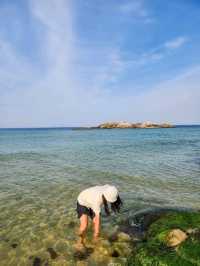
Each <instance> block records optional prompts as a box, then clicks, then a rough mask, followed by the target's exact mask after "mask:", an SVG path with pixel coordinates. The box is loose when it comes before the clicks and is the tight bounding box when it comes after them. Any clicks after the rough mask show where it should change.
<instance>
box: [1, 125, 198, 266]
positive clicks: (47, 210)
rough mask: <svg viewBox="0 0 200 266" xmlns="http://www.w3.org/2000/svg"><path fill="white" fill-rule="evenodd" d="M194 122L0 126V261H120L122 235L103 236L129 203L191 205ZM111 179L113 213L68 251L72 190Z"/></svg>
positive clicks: (72, 238) (194, 199)
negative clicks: (136, 126) (116, 194)
mask: <svg viewBox="0 0 200 266" xmlns="http://www.w3.org/2000/svg"><path fill="white" fill-rule="evenodd" d="M199 136H200V127H194V128H192V127H190V128H187V127H186V128H175V129H156V130H148V129H147V130H100V131H98V130H92V131H85V130H84V131H72V130H66V129H63V130H61V129H60V130H55V129H54V130H53V129H51V130H0V261H1V264H0V265H6V266H7V265H13V266H14V265H35V266H36V265H76V264H77V265H101V263H102V265H107V264H108V263H109V262H120V265H124V264H125V257H126V256H127V254H128V253H129V252H130V251H131V247H130V244H129V243H128V242H123V241H122V242H118V241H116V242H112V243H111V242H109V241H108V235H109V234H110V233H111V232H112V231H113V228H115V226H116V225H117V224H118V223H119V221H121V220H122V219H124V216H128V215H131V214H132V213H134V212H135V211H137V210H141V209H143V208H145V207H150V206H151V207H154V206H181V207H192V208H197V207H199V200H200V195H199V185H200V180H199V178H200V167H199V163H198V161H199V151H200V139H199ZM106 183H112V184H115V185H116V186H118V188H119V190H120V191H121V195H122V198H123V199H124V208H123V211H122V213H121V214H120V215H118V216H114V215H113V216H112V217H110V218H107V217H104V215H103V217H102V221H103V224H102V228H103V229H102V239H101V240H100V243H99V244H98V245H97V246H94V245H93V244H92V242H91V234H92V232H91V228H90V230H89V234H88V239H87V247H88V250H87V253H85V254H84V255H83V256H82V258H81V256H78V255H77V254H76V253H74V247H73V244H74V243H75V242H76V230H77V227H78V220H77V217H76V213H75V207H76V198H77V195H78V193H79V192H80V191H81V190H82V189H84V188H86V187H88V186H91V185H96V184H106Z"/></svg>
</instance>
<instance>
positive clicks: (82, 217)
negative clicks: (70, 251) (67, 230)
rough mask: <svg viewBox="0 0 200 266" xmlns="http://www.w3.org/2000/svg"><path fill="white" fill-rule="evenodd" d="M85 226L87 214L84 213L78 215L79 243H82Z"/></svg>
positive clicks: (86, 224)
mask: <svg viewBox="0 0 200 266" xmlns="http://www.w3.org/2000/svg"><path fill="white" fill-rule="evenodd" d="M87 226H88V216H87V215H86V214H82V215H81V217H80V227H79V236H80V240H79V243H80V244H84V239H85V233H86V230H87Z"/></svg>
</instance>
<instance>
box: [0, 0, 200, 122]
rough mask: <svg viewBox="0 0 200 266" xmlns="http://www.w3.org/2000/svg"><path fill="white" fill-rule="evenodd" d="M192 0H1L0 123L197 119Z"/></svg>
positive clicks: (199, 94) (199, 68)
mask: <svg viewBox="0 0 200 266" xmlns="http://www.w3.org/2000/svg"><path fill="white" fill-rule="evenodd" d="M199 26H200V2H199V1H198V0H190V1H188V0H174V1H162V0H121V1H116V0H107V1H105V0H85V1H82V0H73V1H70V0H1V1H0V127H40V126H83V125H95V124H98V123H101V122H104V121H113V120H120V121H123V120H125V121H131V122H138V121H154V122H171V123H175V124H177V123H178V124H194V123H195V124H199V123H200V104H199V99H200V31H199Z"/></svg>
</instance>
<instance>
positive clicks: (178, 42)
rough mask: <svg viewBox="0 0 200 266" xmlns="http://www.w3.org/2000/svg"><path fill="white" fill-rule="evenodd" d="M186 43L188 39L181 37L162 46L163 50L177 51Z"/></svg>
mask: <svg viewBox="0 0 200 266" xmlns="http://www.w3.org/2000/svg"><path fill="white" fill-rule="evenodd" d="M187 41H188V38H186V37H184V36H181V37H177V38H175V39H173V40H171V41H168V42H166V43H165V44H164V46H165V48H167V49H177V48H179V47H181V46H182V45H184V44H185V43H186V42H187Z"/></svg>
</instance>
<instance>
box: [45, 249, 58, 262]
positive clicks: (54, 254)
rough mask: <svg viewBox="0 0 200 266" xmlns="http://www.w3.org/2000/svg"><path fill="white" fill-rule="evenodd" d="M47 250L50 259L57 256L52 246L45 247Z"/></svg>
mask: <svg viewBox="0 0 200 266" xmlns="http://www.w3.org/2000/svg"><path fill="white" fill-rule="evenodd" d="M47 251H48V252H49V254H50V256H51V259H52V260H55V259H56V258H57V257H58V254H57V253H56V252H55V250H54V249H53V248H47Z"/></svg>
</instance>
